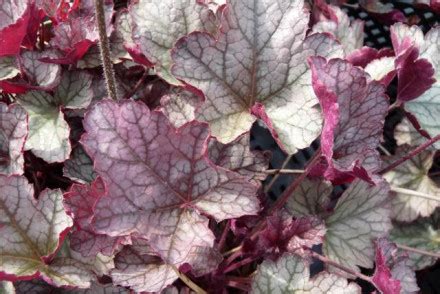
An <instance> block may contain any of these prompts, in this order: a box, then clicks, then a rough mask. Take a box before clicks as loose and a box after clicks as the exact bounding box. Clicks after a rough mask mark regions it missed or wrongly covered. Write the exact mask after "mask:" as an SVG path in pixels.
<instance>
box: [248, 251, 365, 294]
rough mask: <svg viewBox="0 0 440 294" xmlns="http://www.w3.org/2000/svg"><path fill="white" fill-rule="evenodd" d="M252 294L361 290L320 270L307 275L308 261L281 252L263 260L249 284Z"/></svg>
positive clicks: (349, 291)
mask: <svg viewBox="0 0 440 294" xmlns="http://www.w3.org/2000/svg"><path fill="white" fill-rule="evenodd" d="M252 293H262V294H263V293H264V294H266V293H334V294H339V293H347V294H348V293H350V294H351V293H361V290H360V288H359V286H357V285H356V284H355V283H348V282H347V280H346V279H345V278H342V277H339V276H337V275H335V274H330V273H328V272H321V273H319V274H317V275H316V276H314V277H313V278H312V279H311V278H310V271H309V264H308V263H307V262H306V261H305V260H304V259H302V258H301V257H299V256H296V255H284V256H282V257H281V258H280V259H278V261H276V262H274V261H270V260H266V261H264V262H263V263H262V264H261V265H260V266H259V267H258V270H257V275H256V276H255V278H254V281H253V283H252Z"/></svg>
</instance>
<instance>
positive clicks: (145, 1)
mask: <svg viewBox="0 0 440 294" xmlns="http://www.w3.org/2000/svg"><path fill="white" fill-rule="evenodd" d="M129 11H130V15H131V17H132V20H133V23H134V28H133V40H134V41H135V42H136V44H137V45H138V46H139V48H140V50H141V52H142V54H144V55H145V56H146V57H147V58H148V60H149V61H150V62H151V63H153V64H154V66H155V68H156V72H157V74H158V75H159V76H160V77H162V78H163V79H165V80H166V81H167V82H168V83H170V84H175V85H178V84H180V82H179V81H178V80H176V78H175V77H174V76H173V75H172V74H171V73H170V68H171V63H172V60H171V49H172V48H173V46H174V44H175V43H176V41H177V40H178V39H179V38H180V37H183V36H185V35H187V34H189V33H191V32H194V31H206V32H209V33H212V34H215V33H216V31H217V23H216V19H215V15H214V14H213V13H212V11H211V10H209V8H208V7H207V6H206V5H204V4H202V2H201V1H191V0H177V1H176V0H162V1H154V0H140V1H138V2H137V3H134V4H132V5H131V6H130V8H129Z"/></svg>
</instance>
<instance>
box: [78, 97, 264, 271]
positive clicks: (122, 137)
mask: <svg viewBox="0 0 440 294" xmlns="http://www.w3.org/2000/svg"><path fill="white" fill-rule="evenodd" d="M84 127H85V130H86V134H85V135H84V136H83V138H82V143H83V145H84V147H85V149H86V151H87V152H88V153H89V155H90V156H91V157H92V158H93V160H94V163H95V169H96V171H97V172H98V174H99V175H100V176H102V178H103V179H104V181H105V183H106V185H107V186H108V195H107V196H105V197H101V198H100V199H99V201H98V203H97V204H96V207H95V216H94V219H93V225H94V227H95V229H96V230H97V232H100V233H104V234H108V235H110V236H123V235H130V234H137V235H138V236H139V237H143V238H145V239H147V240H149V242H150V245H151V247H152V248H153V249H154V250H155V251H156V252H157V253H158V254H159V256H161V257H162V258H163V260H164V261H165V262H168V263H170V264H174V265H181V264H183V263H185V262H186V263H189V264H190V265H195V264H196V263H197V259H198V255H199V254H201V253H203V254H205V252H206V251H209V252H212V254H208V255H209V256H211V257H210V259H214V260H218V257H216V256H218V255H217V253H215V252H213V251H212V247H213V242H214V235H213V233H212V232H211V231H210V230H209V228H208V226H207V225H208V218H207V217H206V216H205V215H210V216H212V217H214V218H215V219H216V220H217V221H221V220H223V219H227V218H236V217H240V216H242V215H252V214H256V213H257V212H258V210H259V204H258V200H257V198H256V195H255V194H256V191H257V187H256V186H254V185H253V184H250V183H249V182H248V181H247V180H246V179H245V178H243V177H241V176H239V175H238V174H236V173H234V172H231V171H227V170H225V169H222V168H220V167H216V166H214V165H213V164H212V162H211V161H209V160H208V158H207V154H206V153H207V140H208V137H209V133H208V128H207V125H206V124H203V123H199V122H195V121H193V122H191V123H188V124H185V125H184V126H183V127H181V128H179V129H175V128H174V127H172V126H171V125H170V123H169V121H168V120H167V119H166V117H165V116H164V115H163V114H162V113H160V112H150V111H149V110H148V108H147V107H146V106H145V105H144V104H140V103H137V102H133V101H126V102H123V103H120V104H118V103H116V102H113V101H102V102H99V103H98V104H96V105H95V106H94V107H93V108H92V110H91V111H90V112H89V113H88V114H87V115H86V117H85V123H84ZM202 213H203V215H202ZM208 260H209V259H205V261H204V263H205V264H206V263H207V262H208ZM211 270H212V268H211Z"/></svg>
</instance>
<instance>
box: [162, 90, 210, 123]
mask: <svg viewBox="0 0 440 294" xmlns="http://www.w3.org/2000/svg"><path fill="white" fill-rule="evenodd" d="M201 103H202V99H201V98H200V97H199V96H197V95H196V94H194V93H192V92H190V91H188V90H185V89H182V88H174V89H172V90H171V92H170V93H169V94H167V95H164V96H162V98H161V99H160V104H161V105H162V111H163V113H164V114H165V115H166V116H167V117H168V119H169V120H170V122H171V123H172V124H173V125H174V126H175V127H176V128H178V127H181V126H183V125H184V124H185V123H187V122H190V121H192V120H194V118H195V115H194V112H195V110H196V108H197V106H199V105H200V104H201Z"/></svg>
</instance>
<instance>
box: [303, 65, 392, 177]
mask: <svg viewBox="0 0 440 294" xmlns="http://www.w3.org/2000/svg"><path fill="white" fill-rule="evenodd" d="M309 62H310V65H311V67H312V75H313V88H314V90H315V93H316V95H317V96H318V98H319V100H320V103H321V106H322V108H323V112H324V116H325V122H324V129H323V131H322V134H321V146H322V147H321V148H322V153H323V155H324V157H325V158H326V163H325V164H324V167H323V174H324V176H325V177H326V178H327V179H329V180H332V181H338V180H341V179H343V178H344V177H347V176H356V177H359V178H362V179H364V180H368V181H370V182H371V181H374V179H373V175H372V173H373V172H374V171H376V170H377V169H378V168H379V167H380V161H379V160H380V159H379V153H378V152H377V151H376V148H377V147H378V145H379V143H380V139H381V135H382V129H383V125H384V121H385V116H386V114H387V113H388V97H387V96H386V94H385V93H384V92H385V88H384V87H383V86H382V85H380V84H379V83H378V82H376V81H369V79H368V75H366V74H365V72H364V71H362V70H361V69H359V68H357V67H354V66H352V65H351V64H350V63H348V62H346V61H344V60H340V59H332V60H329V61H326V60H325V59H324V58H321V57H313V58H311V59H309ZM338 178H339V179H338ZM341 181H342V180H341Z"/></svg>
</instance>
